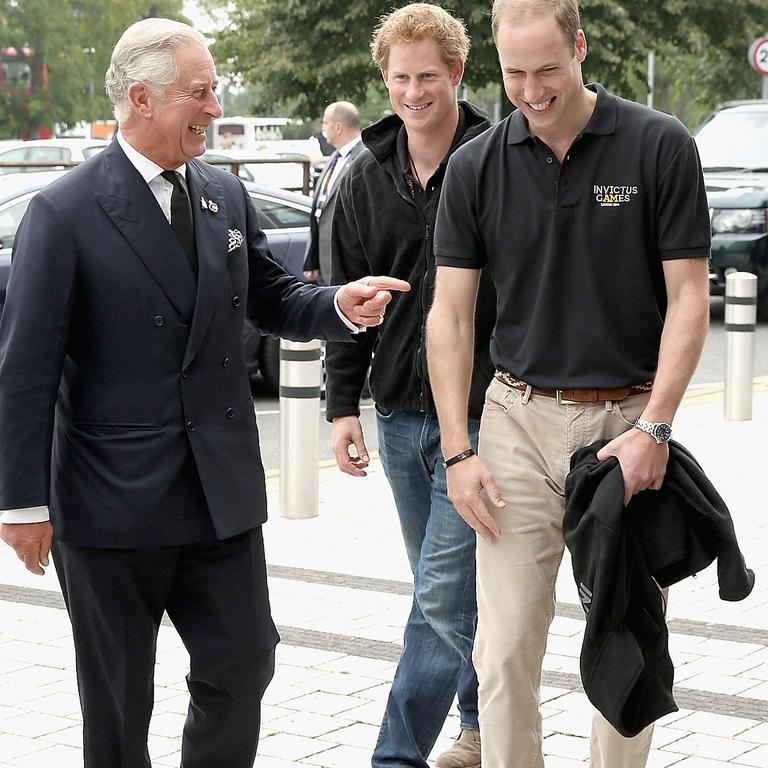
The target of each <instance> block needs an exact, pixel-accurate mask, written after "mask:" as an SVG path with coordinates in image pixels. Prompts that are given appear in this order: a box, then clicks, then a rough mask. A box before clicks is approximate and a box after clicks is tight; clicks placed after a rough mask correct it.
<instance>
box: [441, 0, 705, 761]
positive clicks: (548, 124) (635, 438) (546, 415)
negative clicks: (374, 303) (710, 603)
mask: <svg viewBox="0 0 768 768" xmlns="http://www.w3.org/2000/svg"><path fill="white" fill-rule="evenodd" d="M492 23H493V32H494V37H495V40H496V45H497V49H498V52H499V60H500V63H501V69H502V74H503V79H504V85H505V89H506V92H507V95H508V96H509V98H510V100H511V101H512V102H513V103H514V104H515V106H517V107H518V111H517V112H515V113H513V114H512V115H511V116H510V117H509V118H507V119H506V120H504V121H503V122H501V123H500V124H498V125H496V126H494V127H493V128H491V129H490V130H489V131H487V132H486V133H484V134H483V135H482V136H480V137H479V138H477V139H475V140H474V141H472V142H471V143H470V144H468V145H466V146H464V147H461V148H459V149H458V150H457V152H456V153H455V154H454V155H453V157H452V158H451V161H450V163H449V166H448V171H447V174H446V179H445V183H444V188H443V194H442V196H441V201H440V210H439V213H438V221H437V230H436V235H435V254H436V262H437V264H438V267H437V285H436V295H435V300H434V304H433V307H432V310H431V312H430V316H429V320H428V333H427V339H428V349H429V371H430V378H431V381H432V387H433V392H434V395H435V400H436V404H437V411H438V415H439V420H440V432H441V438H442V447H443V453H444V455H445V456H446V457H447V459H448V461H447V463H448V464H449V468H448V470H447V476H448V490H449V495H450V497H451V499H452V500H453V502H454V504H455V506H456V508H457V509H458V511H459V513H460V514H461V515H462V517H464V519H465V520H467V522H468V523H469V524H470V525H471V526H472V527H473V528H474V529H475V530H476V531H477V532H478V534H480V535H479V537H478V545H477V582H478V630H477V635H476V641H475V650H474V660H475V664H476V667H477V671H478V677H479V680H480V689H479V701H480V726H481V743H482V764H483V766H484V767H485V768H500V767H501V766H503V767H504V768H518V767H519V768H522V767H523V766H525V768H530V767H531V766H536V767H537V768H540V767H541V766H543V764H544V763H543V758H542V743H541V742H542V736H541V715H540V713H539V709H538V689H539V684H540V675H541V665H542V659H543V656H544V651H545V646H546V639H547V632H548V628H549V624H550V622H551V620H552V617H553V615H554V607H555V600H554V586H555V579H556V575H557V570H558V567H559V564H560V560H561V557H562V554H563V537H562V530H561V523H562V518H563V513H564V505H563V494H564V484H565V476H566V474H567V472H568V465H569V459H570V456H571V454H572V453H573V451H574V450H575V449H577V448H579V447H580V446H583V445H585V444H588V443H591V442H592V441H593V440H596V439H598V438H612V440H611V442H609V443H608V445H606V447H605V448H604V449H603V451H601V453H600V454H599V458H600V459H604V458H607V457H608V456H616V457H618V459H619V462H620V464H621V468H622V471H623V474H624V483H625V501H629V499H630V498H631V497H632V495H633V494H635V493H637V492H639V491H641V490H644V489H649V488H650V489H658V488H659V487H660V485H661V483H662V480H663V478H664V472H665V468H666V463H667V458H668V447H667V445H666V440H668V439H669V434H670V431H671V428H670V426H669V425H670V424H671V422H672V419H673V417H674V414H675V412H676V410H677V408H678V406H679V403H680V400H681V398H682V396H683V393H684V392H685V388H686V386H687V385H688V382H689V380H690V377H691V375H692V373H693V371H694V369H695V367H696V363H697V361H698V358H699V355H700V353H701V348H702V346H703V342H704V338H705V335H706V329H707V322H708V306H709V303H708V287H707V256H708V254H709V221H708V215H707V203H706V198H705V194H704V183H703V180H702V176H701V169H700V166H699V161H698V156H697V153H696V148H695V146H694V143H693V140H692V139H691V137H690V135H689V134H688V132H687V131H686V130H685V128H684V127H683V126H682V125H681V124H680V123H679V122H677V121H676V120H674V119H672V118H670V117H668V116H666V115H662V114H659V113H656V112H653V111H652V110H649V109H647V108H645V107H641V106H639V105H637V104H634V103H631V102H628V101H625V100H623V99H619V98H617V97H615V96H612V95H610V94H609V93H607V92H606V91H605V90H604V89H603V88H601V87H600V86H597V85H595V86H585V85H584V84H583V81H582V76H581V62H582V61H583V60H584V58H585V56H586V52H587V44H586V39H585V36H584V33H583V31H582V30H581V29H580V22H579V12H578V7H577V5H576V0H496V1H495V3H494V7H493V20H492ZM486 266H487V267H488V269H490V271H491V273H492V274H493V277H494V281H495V283H496V290H497V295H498V302H497V321H496V326H495V329H494V336H493V340H492V344H491V354H492V357H493V360H494V363H495V365H496V367H497V375H496V378H495V379H494V380H493V381H492V382H491V385H490V387H489V389H488V393H487V397H486V404H485V408H484V411H483V419H482V423H481V432H480V447H479V453H480V457H479V458H478V457H476V456H473V455H472V453H471V451H469V450H468V449H470V446H471V443H470V440H469V437H468V435H467V431H466V423H465V421H464V420H463V419H462V418H461V414H463V413H464V412H465V410H466V400H467V392H468V388H469V381H470V371H471V360H472V342H473V337H472V334H473V322H472V308H473V305H474V302H475V295H476V289H477V284H478V276H479V274H480V269H481V268H482V267H486ZM633 427H634V428H633ZM452 459H453V461H452ZM659 599H661V596H660V598H659ZM650 741H651V729H650V728H648V729H646V730H645V731H643V732H642V733H640V734H639V735H638V736H637V737H635V738H633V739H626V738H624V737H622V736H620V735H619V734H618V733H617V732H616V731H615V730H614V729H613V728H612V727H611V726H610V725H609V724H608V723H607V722H606V721H605V720H604V719H603V718H602V717H601V716H599V715H598V714H597V713H596V716H595V719H594V722H593V734H592V739H591V745H590V751H591V765H592V768H638V767H639V766H643V765H645V762H646V759H647V755H648V750H649V749H650Z"/></svg>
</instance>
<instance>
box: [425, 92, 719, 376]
mask: <svg viewBox="0 0 768 768" xmlns="http://www.w3.org/2000/svg"><path fill="white" fill-rule="evenodd" d="M589 87H590V88H591V89H592V90H594V91H596V92H597V103H596V105H595V110H594V112H593V114H592V117H591V119H590V121H589V123H588V124H587V126H586V127H585V128H584V131H583V132H582V133H581V134H580V135H579V136H578V138H577V139H576V140H575V141H574V143H573V145H572V147H571V148H570V150H569V151H568V153H567V155H566V157H565V160H564V162H563V164H562V166H561V165H560V163H559V162H558V160H557V157H556V156H555V154H554V153H553V152H552V151H551V150H550V149H549V147H547V146H546V144H544V143H543V142H542V141H540V140H539V139H538V138H536V137H534V136H532V135H531V134H530V132H529V130H528V124H527V121H526V120H525V118H524V117H523V115H522V114H521V113H520V112H519V111H518V112H514V113H512V114H511V115H510V116H509V117H508V118H506V119H505V120H503V121H502V122H501V123H499V124H497V125H495V126H493V128H491V129H490V130H488V131H486V132H485V133H483V134H481V135H480V136H478V137H477V138H476V139H473V140H472V141H470V142H469V143H467V144H466V145H464V146H463V147H460V148H459V149H458V150H457V151H456V152H455V153H454V154H453V156H452V157H451V160H450V162H449V164H448V170H447V173H446V177H445V182H444V184H443V193H442V195H441V198H440V206H439V212H438V219H437V226H436V230H435V248H434V250H435V256H436V263H437V264H438V266H448V267H464V268H470V269H479V268H481V267H484V266H486V265H487V266H488V268H489V269H490V270H491V273H492V274H493V278H494V281H495V283H496V292H497V320H496V327H495V331H494V337H493V340H492V342H491V354H492V357H493V361H494V363H495V364H496V365H497V366H498V367H501V368H504V369H506V370H507V371H509V372H511V373H512V374H513V375H515V376H517V377H519V378H520V379H523V380H524V381H527V382H528V383H530V384H533V385H535V386H538V387H543V388H563V389H564V388H571V387H620V386H629V385H633V384H640V383H643V382H646V381H649V380H650V379H652V378H653V376H654V374H655V371H656V365H657V361H658V351H659V342H660V338H661V330H662V324H663V317H664V313H665V310H666V291H665V286H664V277H663V272H662V261H664V260H666V259H689V258H706V257H708V256H709V246H710V238H709V215H708V209H707V199H706V195H705V190H704V181H703V177H702V174H701V166H700V163H699V158H698V153H697V152H696V146H695V144H694V141H693V139H692V138H691V136H690V134H689V133H688V131H687V130H686V129H685V127H684V126H683V125H682V124H681V123H680V122H679V121H677V120H676V119H674V118H672V117H669V116H668V115H664V114H662V113H659V112H655V111H653V110H651V109H648V108H647V107H644V106H641V105H639V104H635V103H634V102H631V101H626V100H625V99H620V98H618V97H616V96H613V95H611V94H609V93H607V92H606V91H605V89H604V88H603V87H602V86H600V85H591V86H589Z"/></svg>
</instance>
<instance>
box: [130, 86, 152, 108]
mask: <svg viewBox="0 0 768 768" xmlns="http://www.w3.org/2000/svg"><path fill="white" fill-rule="evenodd" d="M128 101H129V102H130V104H131V110H132V111H133V112H134V114H137V115H141V116H142V117H151V116H152V103H151V96H150V93H149V90H148V89H147V86H146V85H144V83H140V82H138V81H137V82H134V83H131V84H130V85H129V86H128Z"/></svg>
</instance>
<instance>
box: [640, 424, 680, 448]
mask: <svg viewBox="0 0 768 768" xmlns="http://www.w3.org/2000/svg"><path fill="white" fill-rule="evenodd" d="M635 429H639V430H640V431H641V432H647V433H648V434H649V435H650V436H651V437H652V438H653V439H654V440H655V441H656V445H661V444H662V443H666V442H668V441H669V438H670V437H672V425H671V424H666V423H665V422H663V421H646V420H645V419H637V421H635Z"/></svg>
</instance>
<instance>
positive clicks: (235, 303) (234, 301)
mask: <svg viewBox="0 0 768 768" xmlns="http://www.w3.org/2000/svg"><path fill="white" fill-rule="evenodd" d="M232 306H233V307H234V308H235V309H237V308H238V307H239V306H240V297H239V296H233V297H232Z"/></svg>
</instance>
